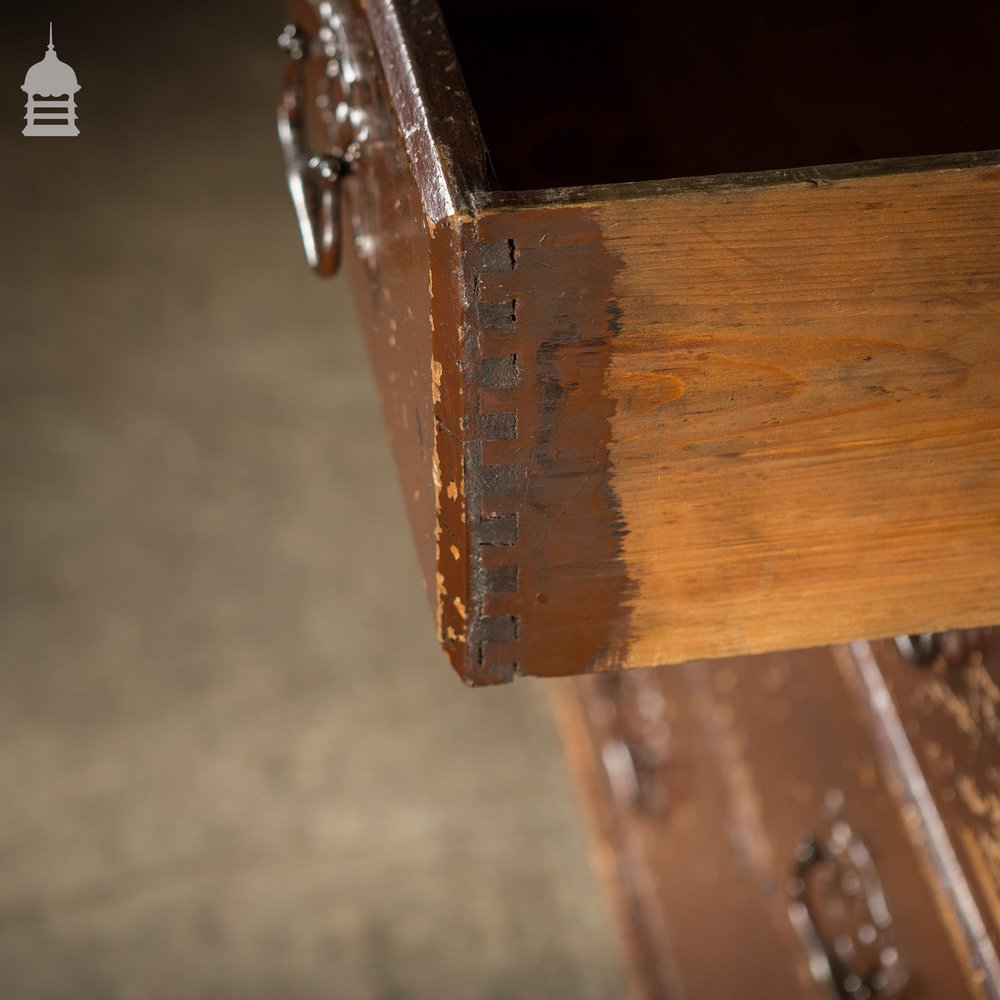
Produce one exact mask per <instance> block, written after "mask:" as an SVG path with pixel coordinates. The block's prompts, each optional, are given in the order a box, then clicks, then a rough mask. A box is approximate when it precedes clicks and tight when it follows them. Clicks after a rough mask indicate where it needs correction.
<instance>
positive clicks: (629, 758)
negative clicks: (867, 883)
mask: <svg viewBox="0 0 1000 1000" xmlns="http://www.w3.org/2000/svg"><path fill="white" fill-rule="evenodd" d="M557 693H558V695H559V698H560V702H561V710H560V719H561V723H562V730H563V733H564V738H565V741H566V745H567V751H568V753H569V755H570V759H571V760H572V761H573V763H574V773H575V774H576V776H577V778H578V781H579V782H580V785H581V789H582V791H583V792H584V795H585V799H586V802H587V804H588V807H589V809H590V811H591V814H592V816H593V818H594V820H595V825H594V829H595V835H596V853H597V855H598V857H602V858H608V857H611V858H613V859H614V863H613V864H609V863H608V862H607V861H605V862H604V868H605V870H606V871H607V872H608V874H609V875H610V878H609V882H610V886H611V888H612V889H613V891H614V894H615V895H614V898H615V899H616V900H617V902H618V909H619V912H620V914H621V915H622V917H623V927H624V929H625V931H626V938H627V941H628V942H629V945H630V951H631V954H632V955H633V957H634V963H635V967H636V968H637V970H638V971H639V973H640V977H639V985H640V992H641V994H642V995H645V996H655V997H659V996H664V997H674V996H690V997H702V996H705V997H709V996H710V997H713V998H716V997H717V998H720V1000H722V998H726V997H732V998H741V1000H744V998H745V1000H756V998H758V997H759V998H769V997H774V996H795V997H803V998H807V997H814V996H815V997H828V996H830V995H831V994H830V993H828V992H826V991H825V989H824V988H823V987H822V986H821V985H820V984H819V983H817V982H816V980H815V978H814V974H813V973H812V972H811V971H810V969H811V968H812V969H815V968H816V966H815V965H813V966H810V962H809V959H810V957H812V958H813V959H814V960H815V958H816V955H815V953H814V952H813V951H811V950H810V948H809V947H807V944H806V940H805V939H803V938H802V937H801V936H800V934H799V932H798V930H797V929H796V924H795V923H794V921H793V918H792V910H791V909H790V907H791V906H792V904H793V903H794V902H795V900H794V898H793V891H794V886H793V882H794V878H795V873H796V862H795V857H796V853H797V851H798V850H799V846H800V844H801V843H802V842H803V838H804V836H805V835H807V834H810V833H812V834H814V835H816V836H817V837H818V838H819V839H820V840H822V839H823V838H824V837H826V836H829V835H830V831H831V830H832V829H834V828H835V827H836V826H837V824H846V825H847V826H848V827H849V828H850V830H852V831H853V833H854V834H855V835H856V836H857V837H859V838H861V840H862V841H863V843H864V844H865V845H866V846H867V849H868V850H869V851H870V854H871V857H872V860H873V863H874V867H875V871H876V875H877V878H878V879H879V881H880V884H881V888H882V890H883V892H884V898H885V902H886V904H887V907H888V912H889V915H890V922H891V928H890V929H889V930H887V931H886V933H885V938H884V939H881V940H880V942H879V946H889V947H894V948H896V950H897V951H898V953H899V956H900V959H901V963H902V966H904V967H905V970H906V972H905V978H906V979H907V982H906V985H905V988H904V990H903V993H902V995H903V996H905V997H908V998H919V997H926V998H937V997H945V996H947V997H955V998H958V997H974V996H980V995H983V994H982V993H981V985H980V984H981V982H982V980H981V970H980V969H979V966H978V964H977V957H976V956H975V955H974V954H973V953H972V952H971V950H970V949H969V947H968V943H967V941H966V940H965V938H964V936H963V934H962V932H961V929H960V927H959V924H958V921H956V919H955V917H954V914H953V913H952V912H951V910H950V906H949V903H948V900H947V898H946V895H945V894H944V893H943V892H942V885H941V882H940V878H939V873H938V872H936V871H935V870H934V869H933V867H931V866H930V865H928V864H927V860H926V856H925V854H924V847H923V845H922V843H920V841H919V839H918V838H917V837H916V836H915V833H916V831H915V828H914V827H913V825H912V824H910V823H908V822H907V821H906V820H904V816H903V810H901V808H900V804H899V803H900V800H899V798H898V796H897V793H896V792H895V791H894V790H893V787H892V785H893V782H894V780H895V779H894V775H893V773H892V770H891V767H887V762H886V760H885V759H884V757H883V756H882V755H881V754H880V753H878V752H877V741H875V740H873V738H872V737H873V727H872V718H871V716H870V715H869V713H868V709H867V707H866V704H865V699H864V697H863V696H862V695H861V693H860V691H859V689H858V688H857V686H856V685H855V684H854V683H853V679H852V677H851V675H850V671H849V670H848V671H845V670H844V668H843V666H842V664H841V663H840V662H839V661H838V659H837V658H836V657H835V656H834V654H833V653H832V652H831V651H829V650H817V651H805V652H799V653H792V654H771V655H768V656H762V657H756V658H749V657H743V658H735V659H729V660H721V661H716V662H713V663H692V664H688V665H686V666H685V667H682V668H672V669H671V668H663V669H659V670H652V671H636V672H632V673H627V674H617V675H609V676H604V677H594V678H579V679H576V680H574V681H573V682H571V683H570V684H567V685H560V686H559V689H558V692H557ZM840 892H845V893H846V895H845V896H844V897H842V898H841V897H840V896H839V893H840ZM852 899H854V900H855V901H856V897H855V896H852V895H851V890H850V888H849V887H848V886H847V884H846V883H845V884H844V886H842V887H839V888H838V887H836V886H833V887H831V888H830V890H829V895H828V896H823V895H820V896H819V897H817V898H816V899H815V900H814V905H815V909H814V914H815V918H816V926H817V929H818V931H819V933H820V942H821V944H822V945H823V946H825V947H827V948H830V947H832V940H833V938H834V937H835V936H836V933H834V932H832V931H831V930H830V927H831V926H836V927H837V928H838V930H842V929H843V928H844V927H846V926H850V925H851V924H852V921H857V922H858V926H859V927H860V924H862V923H863V922H864V919H865V918H864V917H863V916H859V915H858V914H857V913H856V914H855V915H854V916H853V917H847V915H846V913H845V911H843V910H842V909H841V906H842V904H845V903H846V904H847V907H848V911H849V910H850V906H851V905H854V904H851V903H849V900H852ZM861 912H862V913H863V908H862V911H861ZM824 916H827V917H829V919H830V920H831V921H832V924H828V925H824V923H823V917H824ZM841 920H843V921H845V924H844V925H843V926H841V925H840V921H841ZM824 928H825V929H824ZM824 935H825V936H824ZM862 937H863V934H862ZM863 952H864V948H861V949H860V951H859V952H858V953H856V954H855V956H854V957H853V958H852V959H851V962H852V963H854V965H853V967H854V968H856V969H859V970H861V969H864V968H871V967H872V966H873V960H872V957H871V956H870V955H869V956H867V957H865V955H864V954H863ZM721 956H724V960H720V959H721ZM874 964H877V962H875V963H874ZM833 995H836V993H834V994H833ZM882 995H891V991H888V990H887V991H886V992H885V993H883V994H882ZM987 995H988V994H987Z"/></svg>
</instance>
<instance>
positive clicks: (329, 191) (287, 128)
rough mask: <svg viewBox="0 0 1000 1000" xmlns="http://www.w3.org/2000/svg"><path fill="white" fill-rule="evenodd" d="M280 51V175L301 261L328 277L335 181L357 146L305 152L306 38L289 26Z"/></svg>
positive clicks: (336, 205) (337, 240) (332, 269)
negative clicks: (294, 223)
mask: <svg viewBox="0 0 1000 1000" xmlns="http://www.w3.org/2000/svg"><path fill="white" fill-rule="evenodd" d="M278 45H279V47H280V48H281V49H282V50H283V51H284V52H285V55H286V59H285V71H284V83H283V86H282V91H281V101H280V103H279V104H278V138H279V140H280V142H281V151H282V155H283V156H284V160H285V179H286V180H287V182H288V193H289V194H290V195H291V198H292V206H293V207H294V209H295V218H296V221H297V222H298V226H299V233H300V234H301V236H302V248H303V250H304V251H305V255H306V263H307V264H308V265H309V267H310V268H312V270H313V271H315V272H316V273H317V274H319V275H322V276H323V277H330V276H331V275H334V274H336V273H337V270H338V268H339V267H340V250H341V231H340V182H341V178H342V177H343V176H344V174H346V173H347V172H348V171H349V169H350V167H351V164H352V163H353V162H354V160H355V159H356V158H357V146H356V144H354V143H351V144H350V145H349V146H348V147H347V149H345V150H343V151H337V152H332V153H327V154H325V155H314V154H312V153H311V152H310V151H309V148H308V146H309V144H308V139H307V135H306V113H305V55H306V50H307V48H308V39H307V38H306V35H305V33H304V32H303V30H302V29H301V28H300V27H298V25H294V24H290V25H288V26H287V27H286V28H285V29H284V31H282V33H281V35H280V36H279V37H278Z"/></svg>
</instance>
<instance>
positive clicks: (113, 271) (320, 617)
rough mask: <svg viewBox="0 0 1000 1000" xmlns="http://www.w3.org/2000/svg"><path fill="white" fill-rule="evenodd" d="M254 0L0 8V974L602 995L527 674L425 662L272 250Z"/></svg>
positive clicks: (274, 205)
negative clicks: (63, 89) (35, 113)
mask: <svg viewBox="0 0 1000 1000" xmlns="http://www.w3.org/2000/svg"><path fill="white" fill-rule="evenodd" d="M50 18H51V20H52V21H53V22H54V34H55V44H56V49H57V51H58V54H59V57H60V58H61V59H63V60H64V61H65V62H67V63H69V64H70V65H72V66H73V68H74V69H75V70H76V73H77V76H78V78H79V80H80V83H81V85H82V90H81V91H80V93H79V94H78V95H77V101H78V112H79V120H78V124H79V127H80V131H81V135H80V136H79V138H75V139H55V138H25V137H22V135H21V129H22V127H23V116H24V100H25V95H24V94H23V93H22V92H21V91H20V86H21V83H22V82H23V78H24V73H25V71H26V70H27V69H28V67H29V66H30V65H31V64H32V63H34V62H36V61H38V60H40V59H41V58H42V56H43V54H44V52H45V45H46V42H47V34H48V22H49V19H50ZM282 23H283V10H282V8H281V5H280V3H279V2H277V0H274V2H268V3H264V4H236V3H234V2H224V3H215V4H187V5H183V4H170V5H168V4H159V5H156V4H153V5H141V6H140V5H124V4H119V5H117V6H116V5H113V4H79V3H73V4H70V3H65V2H64V3H51V4H49V5H47V6H44V7H39V6H37V5H28V4H22V5H17V7H16V8H8V9H6V10H5V12H4V14H3V21H2V29H0V66H2V88H0V109H2V111H3V123H2V127H0V178H2V182H0V197H2V206H0V207H2V211H0V225H2V227H3V228H2V233H3V238H2V241H0V412H2V419H0V997H3V998H4V1000H13V998H42V997H45V998H75V1000H82V998H91V997H95V998H98V997H99V998H117V997H122V998H146V997H150V998H154V997H170V998H173V1000H184V998H200V997H213V998H225V997H240V998H256V997H260V998H277V997H281V998H291V1000H294V998H306V997H359V998H366V997H376V998H383V997H385V998H388V997H436V998H450V997H462V998H478V997H483V998H486V997H489V998H502V997H579V998H599V997H600V998H603V997H617V996H620V995H621V994H622V992H623V990H624V985H623V983H624V981H623V979H622V973H621V964H620V959H619V955H618V953H617V951H616V944H615V942H616V935H615V929H614V927H612V926H610V924H611V921H610V916H609V915H608V914H607V913H606V912H605V907H604V905H603V902H602V899H601V897H600V895H599V892H598V889H597V887H596V885H595V882H594V879H593V877H592V874H591V871H590V869H589V867H588V864H587V856H586V852H587V844H586V838H585V829H584V826H583V824H582V819H581V817H580V815H579V814H578V811H577V804H576V802H575V800H574V796H573V792H572V788H571V786H570V784H569V778H568V774H567V773H566V767H565V764H564V762H563V757H562V753H561V749H560V746H559V743H558V739H557V735H556V732H555V730H554V726H553V723H552V720H551V716H550V713H549V697H548V694H549V693H548V691H547V690H546V689H545V687H544V685H542V684H537V683H532V682H530V681H520V682H518V683H515V684H514V685H513V686H510V687H507V688H503V689H497V690H480V691H468V690H466V689H464V688H463V687H462V685H461V684H460V683H459V682H458V680H457V679H456V678H455V677H454V676H453V675H452V674H451V671H450V668H449V667H448V666H447V665H446V662H445V659H444V656H443V654H442V653H441V652H440V651H439V650H438V648H437V645H436V643H435V640H434V637H433V634H432V631H433V630H432V622H431V615H430V612H429V610H428V608H427V606H426V603H425V599H424V596H423V591H422V587H421V583H420V576H419V571H418V568H417V561H416V556H415V553H414V551H413V546H412V543H411V541H410V538H409V536H408V532H407V528H406V521H405V517H404V513H403V506H402V501H401V498H400V496H399V495H398V490H397V488H396V483H395V478H394V472H393V468H392V463H391V459H390V456H389V452H388V448H387V446H386V444H385V440H384V437H383V433H382V428H381V425H380V418H379V414H378V410H377V403H376V399H375V393H374V389H373V384H372V380H371V378H370V376H369V372H368V368H367V361H366V358H365V355H364V349H363V346H362V341H361V338H360V335H359V331H358V330H357V328H356V324H355V319H354V316H353V314H352V312H351V305H350V301H349V297H348V292H347V289H346V287H345V285H344V283H342V282H339V281H333V282H322V281H319V280H317V279H315V278H314V277H313V276H312V275H310V274H309V273H308V272H307V269H306V266H305V264H304V263H303V261H302V259H301V252H300V247H299V242H298V237H297V234H296V231H295V228H294V224H293V220H292V213H291V208H290V205H289V203H288V200H287V196H286V193H285V190H284V182H283V176H282V171H281V162H280V155H279V152H278V148H277V143H276V140H275V136H274V127H273V105H274V101H275V98H276V93H277V88H278V83H279V72H280V61H279V57H278V53H277V50H276V47H275V45H274V38H275V36H276V34H277V32H278V30H279V29H280V27H281V24H282Z"/></svg>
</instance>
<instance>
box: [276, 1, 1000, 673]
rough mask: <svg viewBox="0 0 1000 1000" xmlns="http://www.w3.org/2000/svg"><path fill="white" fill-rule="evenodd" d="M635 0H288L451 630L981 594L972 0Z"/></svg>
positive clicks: (988, 247) (578, 625)
mask: <svg viewBox="0 0 1000 1000" xmlns="http://www.w3.org/2000/svg"><path fill="white" fill-rule="evenodd" d="M633 6H634V7H635V8H636V10H634V11H633V10H632V9H630V10H629V12H628V15H627V16H626V15H625V14H624V13H623V12H619V11H617V9H615V10H614V11H612V8H611V7H609V5H607V4H603V3H602V4H597V3H591V2H589V0H588V2H581V3H575V4H573V5H568V4H564V3H560V2H557V0H539V2H538V3H533V4H530V5H529V4H527V3H521V2H510V3H505V4H498V3H486V2H480V3H472V2H463V3H458V2H455V3H449V4H448V5H447V8H448V9H447V15H445V14H442V11H441V9H440V8H439V7H438V5H437V3H436V2H434V0H366V2H365V3H363V4H362V3H361V2H360V0H340V2H339V3H338V4H336V5H333V4H327V3H319V4H314V3H310V2H307V0H293V2H292V4H291V8H290V10H291V17H292V20H293V22H294V23H295V24H296V25H297V26H298V34H297V35H296V36H295V40H292V41H290V42H288V43H287V47H288V49H289V52H290V58H289V62H288V70H287V81H288V83H287V87H286V95H285V107H286V110H287V109H288V108H292V113H291V117H293V118H296V117H297V118H301V120H302V123H303V125H304V128H303V130H301V131H300V132H299V133H298V134H297V141H298V143H299V148H298V149H297V151H294V150H293V154H292V156H291V162H292V164H293V167H295V169H294V170H293V174H296V171H297V174H296V176H297V177H298V182H299V183H300V186H301V187H303V189H304V192H305V193H304V194H302V192H300V195H302V200H303V203H304V205H305V207H306V209H307V212H306V214H307V215H308V212H309V211H312V214H313V217H314V219H315V218H318V217H319V216H320V215H321V214H322V201H323V198H324V197H327V198H328V199H331V198H332V197H333V196H332V195H331V194H330V193H329V190H327V189H324V188H323V186H322V184H321V183H320V181H318V180H317V178H316V177H315V176H313V174H311V173H310V171H309V169H308V168H307V167H306V166H305V163H306V160H307V159H308V154H309V153H310V152H315V153H318V154H323V155H326V156H327V157H328V160H327V165H328V166H329V161H330V158H332V159H333V160H334V161H336V163H339V162H340V161H339V160H338V159H337V156H338V154H339V151H341V150H343V149H344V148H345V147H346V145H347V142H348V140H355V141H356V143H357V149H356V151H357V155H356V158H353V150H352V163H351V164H350V167H349V169H348V171H347V174H346V176H345V177H344V179H343V180H342V181H341V182H338V183H337V185H336V186H337V188H338V189H339V188H342V189H343V193H344V200H345V203H346V204H345V206H344V210H343V213H342V220H343V226H344V234H345V235H344V239H343V244H344V248H345V258H346V262H347V266H348V270H349V271H350V274H351V277H352V280H353V282H354V286H355V289H356V295H357V301H358V305H359V309H360V312H361V316H362V320H363V324H364V327H365V329H366V333H367V336H368V342H369V347H370V352H371V357H372V361H373V367H374V370H375V373H376V377H377V381H378V385H379V389H380V394H381V398H382V405H383V408H384V414H385V420H386V424H387V426H388V428H389V434H390V436H391V439H392V445H393V449H394V452H395V455H396V459H397V462H398V465H399V469H400V477H401V480H402V484H403V489H404V492H405V495H406V498H407V501H408V505H409V516H410V520H411V524H412V527H413V533H414V536H415V538H416V541H417V547H418V551H419V555H420V560H421V565H422V567H423V571H424V576H425V580H426V584H427V590H428V596H429V598H430V601H431V604H432V606H433V609H434V615H435V619H436V622H437V629H438V633H439V635H440V638H441V641H442V643H443V645H444V647H445V649H446V650H447V652H448V655H449V657H450V659H451V662H452V664H453V666H454V668H455V669H456V670H457V671H458V673H459V674H460V675H461V676H462V677H463V678H464V679H465V680H466V681H467V682H469V683H474V684H489V683H496V682H501V681H506V680H509V679H510V678H511V677H513V676H514V675H515V674H517V673H521V674H534V675H558V674H572V673H578V672H583V671H588V670H597V669H608V668H619V667H631V666H647V665H652V664H663V663H676V662H680V661H684V660H690V659H693V658H701V657H719V656H725V655H731V654H745V653H750V652H763V651H768V650H777V649H785V648H790V647H797V646H811V645H819V644H825V643H830V642H840V641H847V640H854V639H859V638H877V637H882V636H890V635H895V634H901V633H916V632H930V631H940V630H943V629H945V628H962V627H978V626H984V625H988V624H990V623H992V622H994V621H997V620H1000V574H998V573H997V571H996V567H997V565H998V563H1000V155H998V154H997V153H995V152H979V153H975V152H968V150H974V149H991V148H993V147H996V146H1000V141H998V138H1000V137H998V133H1000V120H998V119H997V116H996V114H995V107H996V98H997V97H998V96H1000V94H998V83H997V79H998V78H997V75H996V74H995V73H994V72H993V71H992V69H991V68H990V67H991V66H992V65H993V62H994V60H992V58H991V56H990V46H991V45H992V44H993V43H992V39H994V38H995V37H996V34H995V32H994V31H992V30H990V29H991V28H992V26H993V20H994V15H993V11H992V8H991V7H990V6H989V5H986V4H973V5H970V6H969V7H968V9H963V16H962V17H961V18H955V19H954V20H953V21H947V22H946V23H945V22H944V19H943V18H940V17H939V16H938V15H937V14H936V13H935V10H934V9H932V8H931V7H930V6H929V5H925V4H922V3H918V4H915V5H911V6H910V7H908V8H907V15H906V18H904V19H900V18H890V17H888V15H886V14H884V13H881V12H872V11H871V10H870V9H869V8H870V5H869V8H866V9H862V8H861V7H860V6H858V7H853V6H851V5H848V6H847V7H844V6H843V5H839V6H838V7H837V8H836V9H835V10H828V9H826V8H813V9H810V8H803V7H801V5H799V6H798V7H795V8H793V7H791V6H789V7H788V8H787V9H786V10H784V11H783V12H780V13H774V12H772V13H771V14H770V15H768V14H766V13H765V12H762V11H760V10H757V11H756V12H754V11H747V10H745V9H744V8H739V11H737V10H736V8H734V11H733V13H732V16H731V17H728V18H727V17H725V16H722V15H720V14H719V13H718V11H717V10H716V8H714V7H713V8H712V15H713V17H714V20H713V21H711V23H710V22H709V21H706V20H705V15H704V14H702V13H699V11H700V7H698V6H696V5H693V4H686V5H677V6H676V7H675V6H674V5H661V4H657V3H654V2H649V3H639V4H638V5H633ZM702 6H704V5H702ZM751 6H752V5H751ZM769 10H770V8H769ZM774 10H775V11H777V8H775V9H774ZM446 16H447V25H448V26H449V27H450V28H451V29H452V35H453V37H454V39H455V41H456V43H457V50H458V56H456V50H455V48H454V47H453V44H452V36H449V33H448V30H447V28H446ZM904 22H905V23H904ZM710 43H711V44H710ZM890 43H891V44H890ZM657 53H659V56H658V55H657ZM668 54H669V55H668ZM932 56H933V57H934V58H932ZM459 58H463V59H464V63H463V66H464V68H465V70H466V76H467V78H468V81H469V87H467V86H466V77H464V76H463V73H462V69H460V66H459ZM685 74H686V76H685ZM470 89H471V92H472V95H473V97H472V98H470V96H469V92H470ZM873 94H876V95H878V97H877V99H876V98H874V97H873V96H872V95H873ZM473 99H474V100H473ZM477 112H478V113H479V115H480V120H481V123H482V127H483V129H484V131H485V134H486V140H484V139H483V135H482V134H481V132H480V120H477ZM287 117H288V114H287V113H286V119H287ZM487 141H488V143H489V149H490V151H491V153H492V154H493V158H494V160H495V164H496V176H494V173H493V169H492V167H491V166H490V160H489V157H488V154H487ZM914 154H928V155H919V156H916V157H914ZM903 155H906V156H908V157H909V158H903V159H900V158H893V157H900V156H903ZM848 160H851V161H858V160H863V161H864V162H851V163H846V164H844V163H841V164H840V165H836V166H826V167H815V166H811V165H810V164H813V163H822V162H831V161H848ZM764 168H773V169H764ZM762 169H764V172H760V171H761V170H762ZM740 171H744V172H740ZM746 171H758V172H746ZM686 173H687V174H706V175H708V174H710V175H711V176H696V177H693V178H692V177H683V176H682V175H684V174H686ZM671 177H673V178H675V179H663V178H671ZM567 183H569V184H575V185H576V186H571V187H566V186H560V185H564V184H567ZM581 185H582V186H581ZM337 217H338V216H337V214H336V213H334V214H333V216H332V218H333V222H334V223H335V222H336V219H337ZM330 218H331V216H329V215H328V216H327V223H328V225H327V228H328V229H329V228H330V226H331V225H332V224H333V223H330V221H329V220H330Z"/></svg>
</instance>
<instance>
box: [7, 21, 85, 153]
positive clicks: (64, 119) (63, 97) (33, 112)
mask: <svg viewBox="0 0 1000 1000" xmlns="http://www.w3.org/2000/svg"><path fill="white" fill-rule="evenodd" d="M80 89H81V87H80V84H78V83H77V82H76V73H74V72H73V67H72V66H67V65H66V63H64V62H63V61H62V60H61V59H60V58H59V57H58V56H57V55H56V50H55V46H54V45H53V44H52V22H51V21H50V22H49V50H48V52H46V53H45V58H44V59H43V60H42V61H41V62H37V63H35V65H34V66H32V67H31V69H29V70H28V72H27V73H26V74H25V77H24V86H23V87H21V90H23V91H24V92H25V93H26V94H27V95H28V103H27V106H26V107H27V114H26V115H25V116H24V117H25V119H26V120H27V122H28V124H27V125H25V126H24V131H23V132H22V133H21V134H22V135H79V134H80V130H79V129H78V128H77V127H76V97H75V95H76V92H77V91H78V90H80Z"/></svg>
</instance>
